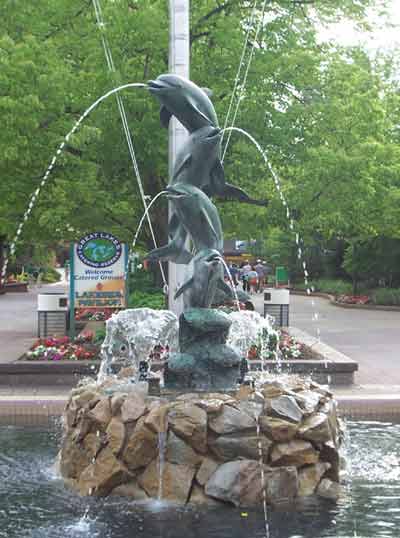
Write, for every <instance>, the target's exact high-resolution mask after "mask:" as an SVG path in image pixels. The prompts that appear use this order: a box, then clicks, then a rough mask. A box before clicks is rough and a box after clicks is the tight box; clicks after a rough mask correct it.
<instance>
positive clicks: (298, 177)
mask: <svg viewBox="0 0 400 538" xmlns="http://www.w3.org/2000/svg"><path fill="white" fill-rule="evenodd" d="M373 4H374V1H373V0H364V1H363V2H359V1H356V0H315V1H314V2H312V3H310V2H308V1H307V0H304V1H302V0H298V1H296V2H287V1H286V0H276V1H273V2H268V3H267V8H266V12H265V14H264V18H263V25H262V28H261V31H260V33H259V34H258V37H257V42H255V22H254V21H253V22H252V21H251V5H252V3H250V2H247V1H244V0H238V1H233V0H226V1H225V2H223V3H221V2H217V1H215V0H198V1H196V2H193V3H192V7H191V35H190V38H191V61H192V67H191V78H192V79H193V80H194V81H195V82H197V83H199V84H200V85H203V86H208V87H210V88H212V90H213V92H214V97H213V101H214V103H215V106H216V109H217V112H218V115H219V118H220V122H221V124H223V120H224V118H225V115H226V113H227V110H228V107H229V101H230V95H231V90H232V87H233V84H234V80H235V76H236V71H237V66H238V63H239V56H240V51H241V49H242V45H243V40H244V35H245V32H246V30H247V29H248V28H250V34H249V51H250V46H252V45H253V44H254V45H255V54H254V57H253V61H252V64H251V68H250V70H249V73H248V79H247V84H246V88H245V91H244V93H243V100H242V101H241V103H240V107H239V110H238V115H237V118H236V125H238V126H240V127H242V128H244V129H247V130H248V131H249V132H250V133H251V134H252V135H253V136H254V137H255V138H256V139H257V140H259V141H260V144H261V145H262V146H263V147H264V148H265V149H266V151H267V154H268V157H269V159H270V162H271V164H272V166H273V167H274V168H275V169H276V170H277V172H278V173H279V174H280V176H281V178H282V187H283V192H284V194H285V196H286V198H287V199H288V201H289V205H290V207H291V208H292V209H293V214H294V215H295V216H296V219H297V221H298V222H297V224H296V226H297V230H298V231H299V232H301V234H302V236H303V237H304V241H305V247H307V245H311V246H312V245H314V244H315V243H316V241H318V242H319V243H322V244H324V245H327V244H328V243H329V242H330V241H336V240H338V241H341V242H343V243H344V244H345V245H346V246H347V245H350V246H351V245H358V244H359V243H362V242H365V241H368V240H370V239H371V238H378V237H387V238H399V235H400V234H399V232H400V228H399V222H400V219H399V216H400V215H399V211H400V209H399V207H400V204H399V200H400V183H399V178H400V174H399V172H400V170H399V166H400V164H399V163H400V153H399V152H400V150H399V144H398V142H399V138H400V136H399V135H400V132H399V129H398V125H399V124H400V122H399V114H400V102H399V95H400V93H399V92H398V83H397V82H396V80H395V79H394V78H393V70H394V66H395V65H396V58H384V57H379V58H377V59H376V60H375V61H373V60H371V59H370V58H369V57H368V56H367V55H366V53H365V52H364V51H362V50H360V49H352V50H344V49H341V48H338V47H333V46H330V45H327V44H321V43H320V42H319V41H318V39H317V27H318V25H320V23H321V21H325V22H326V21H333V20H336V19H338V18H340V17H353V18H354V20H356V21H357V23H359V24H362V23H363V21H364V15H365V12H366V9H367V8H368V6H370V5H373ZM103 13H104V18H105V21H106V26H105V28H104V29H102V30H100V31H102V32H105V33H106V36H107V38H108V40H109V43H110V46H111V49H112V52H113V56H114V63H115V65H116V68H117V71H116V73H114V74H113V75H110V74H109V73H108V71H107V69H106V64H105V59H104V54H103V50H102V47H101V36H100V31H99V29H98V28H97V27H96V24H95V18H94V13H93V9H92V4H91V2H86V1H83V0H57V1H56V0H42V1H41V2H39V3H34V4H33V3H29V2H23V3H22V2H15V1H14V0H3V2H2V4H1V6H0V113H1V117H2V126H3V128H2V130H1V132H0V149H1V155H2V158H1V160H0V174H1V177H2V182H1V183H0V239H1V240H3V241H7V240H8V241H9V240H10V238H11V237H12V236H13V235H14V233H15V230H16V228H17V225H18V222H19V221H20V220H21V218H22V216H23V213H24V210H25V208H26V206H27V203H28V200H29V195H30V193H32V192H33V191H34V190H35V189H36V188H37V186H38V185H39V182H40V180H41V177H42V174H43V173H44V170H45V168H46V166H47V164H48V163H49V162H50V159H51V157H52V155H53V154H54V152H55V151H56V149H57V147H58V145H59V143H60V142H61V141H62V138H63V136H64V135H65V134H66V133H67V132H68V131H69V130H70V129H71V128H72V126H73V124H74V122H75V121H76V120H77V119H78V117H79V116H80V115H81V114H82V113H83V112H84V110H85V109H86V108H87V107H88V106H90V104H91V103H93V101H94V100H95V99H97V98H98V97H99V96H101V95H102V94H104V93H105V92H106V91H108V90H109V89H110V88H111V87H114V86H116V85H118V84H120V83H126V82H132V81H134V82H143V81H146V80H148V79H149V78H154V77H156V76H158V75H159V74H160V73H162V72H166V71H167V70H168V55H167V49H168V12H167V2H165V1H164V0H163V1H161V0H154V1H152V2H149V1H148V0H134V1H132V0H117V1H114V2H103ZM261 15H262V14H261V13H258V14H257V16H258V18H259V17H260V16H261ZM249 51H248V53H249ZM123 100H124V103H125V106H126V110H127V116H128V121H129V127H130V129H131V132H132V135H133V138H134V144H135V149H136V153H137V158H138V164H139V169H140V172H141V177H142V180H143V184H144V189H145V192H146V194H148V195H150V196H154V195H155V194H156V193H157V192H159V191H160V190H161V189H162V188H163V186H164V185H165V184H166V182H167V132H166V131H164V130H162V129H161V128H160V126H159V120H158V106H157V103H156V102H155V100H154V99H152V98H151V97H150V96H149V95H148V94H147V93H146V92H145V91H143V90H139V89H135V90H129V91H128V90H127V91H126V92H124V94H123ZM226 139H227V136H225V141H226ZM225 171H226V176H227V180H228V181H229V182H231V183H234V184H237V185H240V186H242V187H243V188H245V189H246V190H248V191H249V193H250V194H251V195H252V196H254V197H258V198H266V197H267V198H268V199H269V200H270V203H269V207H268V209H267V210H265V209H263V208H255V207H253V206H246V205H245V204H237V203H236V204H233V203H230V202H224V203H220V202H218V203H219V204H220V205H219V206H220V208H221V214H222V219H223V225H224V229H225V234H226V236H227V237H235V236H236V237H240V238H241V239H250V238H262V239H263V240H264V246H265V250H266V252H267V253H268V254H269V255H271V256H272V255H273V254H276V259H277V260H279V263H282V262H284V261H286V262H287V263H288V264H289V263H290V264H292V265H293V267H296V262H295V254H296V253H295V250H294V240H293V236H291V235H290V234H289V232H288V227H287V219H286V216H285V211H284V210H283V208H282V205H281V201H280V199H279V196H278V195H277V193H276V192H275V190H274V187H273V182H272V180H271V179H272V178H271V174H270V172H269V171H268V170H267V168H266V166H265V163H264V162H263V160H262V159H261V157H260V155H259V154H258V152H257V150H256V148H255V147H254V146H253V145H252V144H251V143H250V142H249V141H248V140H246V139H245V138H243V137H241V136H239V135H238V134H237V133H233V134H232V138H231V143H230V145H229V148H228V152H227V153H226V158H225ZM142 212H143V207H142V202H141V199H140V196H139V191H138V187H137V184H136V180H135V177H134V174H133V171H132V166H131V163H130V159H129V155H128V151H127V147H126V141H125V139H124V136H123V132H122V129H121V121H120V118H119V115H118V111H117V106H116V103H115V100H114V99H113V98H110V99H108V100H106V101H105V102H103V103H102V104H101V105H100V106H99V107H98V108H97V109H96V110H95V111H94V112H93V113H92V114H91V116H90V117H89V118H88V119H87V120H86V121H85V123H84V125H83V126H82V128H81V129H80V130H79V131H77V133H76V134H74V135H73V136H72V137H71V138H70V140H69V141H68V144H67V145H66V148H65V151H64V153H63V154H62V155H61V156H60V158H59V159H58V161H57V165H56V166H55V168H54V170H53V173H52V176H50V180H49V185H48V188H46V189H45V190H44V191H43V192H42V194H41V195H40V198H39V202H38V204H37V206H36V208H35V209H34V212H33V216H32V218H31V220H30V222H29V225H27V226H26V227H25V229H24V233H23V243H22V246H21V249H20V251H19V252H20V253H21V252H22V250H23V248H22V247H24V246H25V247H26V245H30V244H33V243H40V244H42V245H45V246H48V245H49V244H50V243H51V244H55V243H57V242H60V241H69V240H72V239H76V238H77V237H79V236H80V235H81V234H83V233H86V232H88V231H90V230H93V229H107V230H108V231H110V232H112V233H114V234H116V235H117V236H118V237H119V238H120V239H121V240H123V241H128V242H129V241H130V240H131V239H132V237H133V234H134V232H135V230H136V227H137V225H138V222H139V220H140V218H141V215H142ZM152 220H153V223H154V227H155V232H156V236H157V239H158V242H159V243H163V242H164V241H165V239H166V237H165V230H166V225H165V224H166V220H167V208H166V204H165V202H163V201H162V199H161V200H160V202H159V203H158V205H157V208H155V209H154V210H153V212H152ZM139 246H140V247H141V248H143V249H145V250H148V249H149V248H152V246H153V245H152V242H151V239H150V236H149V232H148V230H147V228H146V227H144V230H143V233H142V235H141V238H140V245H139ZM305 250H306V249H305ZM274 251H275V252H274ZM349 264H350V260H349V258H348V263H347V267H350V265H349Z"/></svg>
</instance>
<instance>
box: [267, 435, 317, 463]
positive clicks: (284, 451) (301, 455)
mask: <svg viewBox="0 0 400 538" xmlns="http://www.w3.org/2000/svg"><path fill="white" fill-rule="evenodd" d="M318 458H319V453H318V452H317V450H315V448H314V447H313V446H312V444H311V443H309V442H308V441H300V440H294V441H289V442H288V443H278V444H276V445H275V446H274V447H273V449H272V452H271V462H272V465H295V466H296V467H301V466H302V465H307V464H311V463H317V461H318Z"/></svg>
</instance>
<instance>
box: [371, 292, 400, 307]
mask: <svg viewBox="0 0 400 538" xmlns="http://www.w3.org/2000/svg"><path fill="white" fill-rule="evenodd" d="M371 301H372V303H374V304H380V305H394V306H400V289H399V288H377V289H376V290H374V291H373V292H372V294H371Z"/></svg>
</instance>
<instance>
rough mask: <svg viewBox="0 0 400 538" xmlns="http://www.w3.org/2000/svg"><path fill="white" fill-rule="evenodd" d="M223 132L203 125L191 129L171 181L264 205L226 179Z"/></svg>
mask: <svg viewBox="0 0 400 538" xmlns="http://www.w3.org/2000/svg"><path fill="white" fill-rule="evenodd" d="M221 139H222V131H221V130H220V129H219V128H217V127H212V126H209V125H208V126H206V127H202V128H200V129H198V130H197V131H194V132H193V133H192V134H191V135H190V136H189V138H188V139H187V140H186V142H185V143H184V144H183V146H182V147H181V148H180V150H179V151H178V153H177V155H176V159H175V163H174V169H173V174H172V179H171V182H170V184H172V185H173V184H174V183H187V184H191V185H195V186H196V187H198V188H199V189H201V190H202V191H203V192H205V193H206V194H207V196H221V197H225V198H236V199H237V200H239V201H242V202H247V203H250V204H257V205H262V206H265V205H266V204H267V202H266V201H264V200H254V199H252V198H250V197H249V196H248V195H247V194H246V193H245V191H244V190H242V189H241V188H240V187H235V186H234V185H231V184H230V183H226V181H225V173H224V168H223V166H222V163H221V160H220V153H221Z"/></svg>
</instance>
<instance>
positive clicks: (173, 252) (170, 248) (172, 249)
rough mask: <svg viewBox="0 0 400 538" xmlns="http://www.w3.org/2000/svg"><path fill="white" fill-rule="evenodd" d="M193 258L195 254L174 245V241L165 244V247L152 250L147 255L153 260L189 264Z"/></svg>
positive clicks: (147, 258) (147, 257) (148, 258)
mask: <svg viewBox="0 0 400 538" xmlns="http://www.w3.org/2000/svg"><path fill="white" fill-rule="evenodd" d="M192 258H193V256H192V254H191V253H190V252H188V251H187V250H185V249H183V250H181V249H180V248H178V247H177V246H176V245H174V244H173V242H172V243H168V245H165V246H163V247H160V248H155V249H154V250H151V251H150V252H149V253H148V254H147V256H146V257H145V259H146V260H149V261H152V262H165V261H169V262H174V263H177V264H182V265H187V264H188V263H189V262H190V260H191V259H192Z"/></svg>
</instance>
